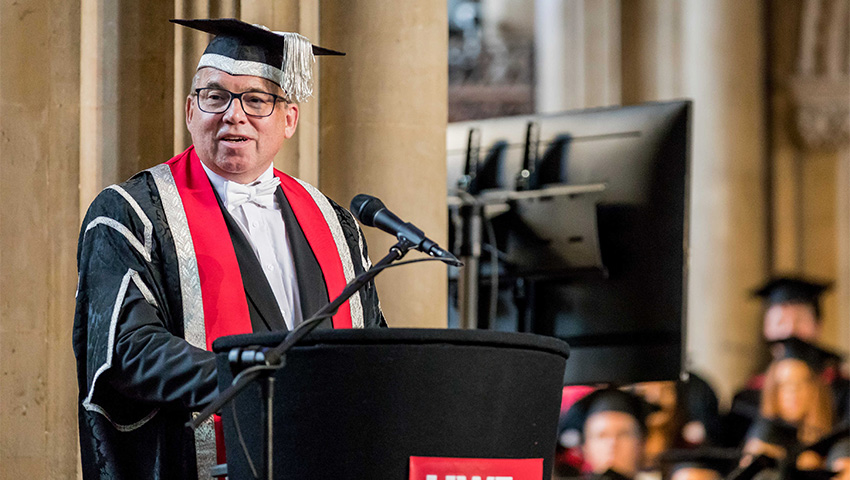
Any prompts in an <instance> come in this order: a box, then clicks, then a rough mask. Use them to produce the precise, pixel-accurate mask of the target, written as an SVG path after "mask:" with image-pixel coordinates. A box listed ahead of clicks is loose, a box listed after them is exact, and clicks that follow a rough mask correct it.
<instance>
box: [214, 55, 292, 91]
mask: <svg viewBox="0 0 850 480" xmlns="http://www.w3.org/2000/svg"><path fill="white" fill-rule="evenodd" d="M203 67H212V68H215V69H217V70H221V71H222V72H225V73H229V74H231V75H252V76H254V77H262V78H265V79H266V80H269V81H271V82H274V83H276V84H278V85H280V79H281V77H283V72H282V71H281V70H280V69H279V68H277V67H273V66H271V65H267V64H265V63H261V62H252V61H250V60H236V59H234V58H230V57H225V56H224V55H219V54H217V53H205V54H203V55H201V60H200V61H199V62H198V68H199V69H200V68H203Z"/></svg>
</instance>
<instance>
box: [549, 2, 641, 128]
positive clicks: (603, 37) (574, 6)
mask: <svg viewBox="0 0 850 480" xmlns="http://www.w3.org/2000/svg"><path fill="white" fill-rule="evenodd" d="M627 3H628V2H627ZM534 10H535V38H534V47H535V74H536V75H535V77H536V81H537V84H536V111H537V112H538V113H551V112H560V111H564V110H569V109H576V108H589V107H599V106H607V105H617V104H619V103H620V90H621V89H620V2H618V1H615V0H537V1H535V2H534Z"/></svg>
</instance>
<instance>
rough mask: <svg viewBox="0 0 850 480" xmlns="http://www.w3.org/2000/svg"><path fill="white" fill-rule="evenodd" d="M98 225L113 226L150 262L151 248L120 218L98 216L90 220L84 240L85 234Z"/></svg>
mask: <svg viewBox="0 0 850 480" xmlns="http://www.w3.org/2000/svg"><path fill="white" fill-rule="evenodd" d="M98 225H105V226H107V227H110V228H113V229H115V230H117V231H118V233H120V234H121V235H123V236H124V238H126V239H127V241H128V242H130V245H131V246H132V247H133V248H135V249H136V251H138V252H139V254H141V255H142V257H144V258H145V260H147V261H148V262H150V261H151V252H150V250H148V249H147V248H145V246H144V245H142V242H140V241H139V239H138V238H136V236H135V235H133V232H131V231H130V229H129V228H127V227H125V226H124V224H122V223H121V222H119V221H118V220H115V219H114V218H109V217H96V218H95V219H94V220H92V221H91V222H89V224H88V225H86V231H85V233H84V234H83V240H84V241H85V234H86V233H88V232H89V230H91V229H92V228H94V227H96V226H98Z"/></svg>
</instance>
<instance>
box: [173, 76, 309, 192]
mask: <svg viewBox="0 0 850 480" xmlns="http://www.w3.org/2000/svg"><path fill="white" fill-rule="evenodd" d="M204 87H213V88H222V89H225V90H229V91H231V92H233V93H242V92H248V91H256V92H267V93H274V94H276V95H282V94H283V93H282V91H281V89H280V87H278V86H277V85H275V84H274V83H272V82H270V81H268V80H266V79H264V78H260V77H254V76H250V75H230V74H227V73H225V72H222V71H221V70H216V69H214V68H203V69H201V70H200V71H199V72H198V75H197V77H196V81H195V86H194V88H204ZM297 124H298V106H297V105H295V104H287V103H285V102H283V101H282V100H281V101H278V102H277V104H276V105H275V107H274V113H272V114H271V115H270V116H268V117H251V116H248V115H247V114H245V111H244V110H243V109H242V103H241V101H240V100H236V99H234V100H233V102H232V103H231V104H230V107H229V108H228V109H227V110H226V111H225V112H223V113H216V114H212V113H206V112H203V111H201V110H200V109H199V108H198V104H197V97H196V96H195V95H194V91H193V92H192V94H191V95H189V97H188V98H187V99H186V126H187V127H188V128H189V133H190V134H191V135H192V143H194V145H195V151H196V153H197V154H198V157H199V158H200V159H201V161H202V162H204V165H206V166H207V167H208V168H209V169H210V170H212V171H214V172H215V173H217V174H219V175H221V176H222V177H224V178H226V179H228V180H232V181H235V182H238V183H250V182H252V181H254V180H256V179H257V177H259V176H260V174H261V173H263V172H264V171H265V170H266V169H267V168H268V167H269V165H271V163H272V160H273V159H274V156H275V155H276V154H277V152H278V151H279V150H280V147H281V145H282V144H283V141H284V140H285V139H287V138H290V137H292V135H293V134H294V133H295V127H296V126H297Z"/></svg>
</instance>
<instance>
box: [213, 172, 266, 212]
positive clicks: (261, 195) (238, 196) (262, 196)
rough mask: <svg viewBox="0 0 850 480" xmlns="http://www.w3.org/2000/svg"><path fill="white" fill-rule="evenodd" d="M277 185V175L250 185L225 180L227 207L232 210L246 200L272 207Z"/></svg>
mask: <svg viewBox="0 0 850 480" xmlns="http://www.w3.org/2000/svg"><path fill="white" fill-rule="evenodd" d="M278 185H280V179H279V178H277V177H272V178H267V179H265V180H262V181H260V182H254V183H252V184H251V185H242V184H241V183H236V182H227V185H226V190H225V191H226V192H227V209H228V210H232V209H234V208H236V207H238V206H240V205H242V204H243V203H246V202H253V203H255V204H257V205H259V206H261V207H265V208H272V207H273V206H274V192H275V190H277V186H278Z"/></svg>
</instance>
